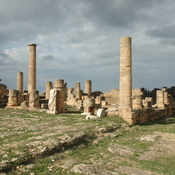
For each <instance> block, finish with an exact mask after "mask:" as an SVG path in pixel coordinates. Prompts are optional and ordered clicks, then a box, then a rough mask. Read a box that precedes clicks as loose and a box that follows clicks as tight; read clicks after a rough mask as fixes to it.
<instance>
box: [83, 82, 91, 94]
mask: <svg viewBox="0 0 175 175" xmlns="http://www.w3.org/2000/svg"><path fill="white" fill-rule="evenodd" d="M91 90H92V82H91V80H86V81H85V93H86V94H88V95H89V96H91Z"/></svg>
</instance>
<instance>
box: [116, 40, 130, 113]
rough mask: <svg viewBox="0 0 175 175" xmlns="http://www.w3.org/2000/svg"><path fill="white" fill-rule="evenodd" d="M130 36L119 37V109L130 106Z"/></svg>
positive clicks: (128, 108)
mask: <svg viewBox="0 0 175 175" xmlns="http://www.w3.org/2000/svg"><path fill="white" fill-rule="evenodd" d="M131 47H132V46H131V38H130V37H124V38H121V39H120V102H119V107H120V109H127V110H131V106H132V99H131V97H132V48H131Z"/></svg>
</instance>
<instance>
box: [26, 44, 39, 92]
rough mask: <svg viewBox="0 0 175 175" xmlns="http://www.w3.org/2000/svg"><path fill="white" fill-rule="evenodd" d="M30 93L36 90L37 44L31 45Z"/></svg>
mask: <svg viewBox="0 0 175 175" xmlns="http://www.w3.org/2000/svg"><path fill="white" fill-rule="evenodd" d="M28 46H29V47H30V50H29V70H28V93H29V94H30V93H31V92H32V91H33V90H36V46H37V45H36V44H29V45H28Z"/></svg>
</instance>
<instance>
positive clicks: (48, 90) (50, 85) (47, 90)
mask: <svg viewBox="0 0 175 175" xmlns="http://www.w3.org/2000/svg"><path fill="white" fill-rule="evenodd" d="M51 89H52V82H51V81H47V82H46V99H49V97H50V90H51Z"/></svg>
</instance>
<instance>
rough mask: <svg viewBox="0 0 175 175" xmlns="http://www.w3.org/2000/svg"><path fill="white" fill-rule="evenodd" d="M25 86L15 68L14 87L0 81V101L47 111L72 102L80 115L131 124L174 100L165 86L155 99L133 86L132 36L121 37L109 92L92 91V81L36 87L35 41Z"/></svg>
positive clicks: (156, 114) (167, 111)
mask: <svg viewBox="0 0 175 175" xmlns="http://www.w3.org/2000/svg"><path fill="white" fill-rule="evenodd" d="M28 46H29V68H28V90H27V91H26V90H24V89H23V73H22V72H20V71H19V72H17V89H10V90H8V89H7V86H6V85H4V84H0V104H1V106H6V107H10V108H25V109H28V110H43V111H46V112H47V113H49V114H60V113H65V112H66V109H65V106H66V105H68V106H73V107H75V108H76V109H77V110H81V111H82V115H86V116H93V115H96V117H104V116H116V117H121V118H123V119H124V120H125V121H127V122H128V123H129V124H130V125H135V124H138V123H145V122H148V121H153V120H156V119H157V118H160V117H162V116H165V115H172V114H173V102H172V98H171V95H170V94H169V93H168V91H167V89H166V88H163V89H161V90H157V95H156V103H154V104H153V99H152V97H144V98H143V92H142V89H132V39H131V37H123V38H121V39H120V75H119V77H120V87H119V89H111V92H101V91H95V92H93V91H92V81H91V80H86V81H85V90H84V91H83V90H82V89H81V86H80V82H76V83H75V87H68V88H67V83H65V82H64V80H63V79H55V80H54V82H53V83H52V82H51V81H47V82H46V91H45V92H43V93H42V94H41V95H39V91H37V90H36V46H37V45H36V44H29V45H28Z"/></svg>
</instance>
